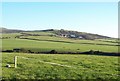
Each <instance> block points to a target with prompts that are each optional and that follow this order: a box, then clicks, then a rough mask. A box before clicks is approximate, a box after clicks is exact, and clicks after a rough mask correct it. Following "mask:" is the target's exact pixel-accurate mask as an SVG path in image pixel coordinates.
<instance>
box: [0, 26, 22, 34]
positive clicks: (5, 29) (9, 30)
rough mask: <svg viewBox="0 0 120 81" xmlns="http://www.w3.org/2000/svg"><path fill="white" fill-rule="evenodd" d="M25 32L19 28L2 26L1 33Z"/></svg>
mask: <svg viewBox="0 0 120 81" xmlns="http://www.w3.org/2000/svg"><path fill="white" fill-rule="evenodd" d="M19 32H23V30H17V29H7V28H3V27H1V28H0V33H19Z"/></svg>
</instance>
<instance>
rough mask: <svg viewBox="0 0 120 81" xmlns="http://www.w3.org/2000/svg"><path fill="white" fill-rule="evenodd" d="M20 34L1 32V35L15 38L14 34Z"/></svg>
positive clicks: (16, 34)
mask: <svg viewBox="0 0 120 81" xmlns="http://www.w3.org/2000/svg"><path fill="white" fill-rule="evenodd" d="M18 35H21V34H20V33H3V34H2V37H11V38H15V37H16V36H18Z"/></svg>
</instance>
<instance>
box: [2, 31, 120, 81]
mask: <svg viewBox="0 0 120 81" xmlns="http://www.w3.org/2000/svg"><path fill="white" fill-rule="evenodd" d="M24 33H27V34H39V35H41V36H26V35H24V36H21V35H23V34H21V33H12V34H9V33H8V34H2V37H10V38H4V39H1V40H2V50H13V49H14V48H24V49H27V50H31V51H34V52H38V51H39V52H45V51H51V50H56V51H57V52H85V51H90V50H96V51H97V50H99V51H102V52H115V53H117V52H118V46H117V45H118V43H117V41H116V40H115V39H96V40H84V39H70V38H65V37H59V36H55V35H54V34H53V33H52V32H47V33H46V32H24ZM16 36H20V38H15V37H16ZM25 38H29V39H25ZM14 56H19V57H18V62H17V66H18V67H17V68H14ZM6 64H10V65H11V67H10V68H8V67H6ZM118 66H119V63H118V57H117V56H98V55H87V54H86V55H83V54H35V53H34V54H31V53H16V52H13V53H7V52H6V53H2V77H3V79H82V80H83V79H119V74H118V72H119V70H118Z"/></svg>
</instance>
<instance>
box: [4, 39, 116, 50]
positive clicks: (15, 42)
mask: <svg viewBox="0 0 120 81" xmlns="http://www.w3.org/2000/svg"><path fill="white" fill-rule="evenodd" d="M86 43H87V42H86ZM2 46H3V47H2V49H3V50H7V49H9V50H10V49H13V48H27V49H30V50H33V51H50V50H53V49H55V50H57V51H69V52H71V51H72V52H83V51H89V50H100V51H105V52H118V46H107V45H95V44H77V43H65V42H52V41H36V40H27V39H3V40H2Z"/></svg>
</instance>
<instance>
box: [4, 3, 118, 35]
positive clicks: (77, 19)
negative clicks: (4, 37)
mask: <svg viewBox="0 0 120 81" xmlns="http://www.w3.org/2000/svg"><path fill="white" fill-rule="evenodd" d="M2 27H5V28H10V29H21V30H43V29H65V30H75V31H80V32H88V33H95V34H100V35H105V36H110V37H118V3H117V2H3V3H2Z"/></svg>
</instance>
